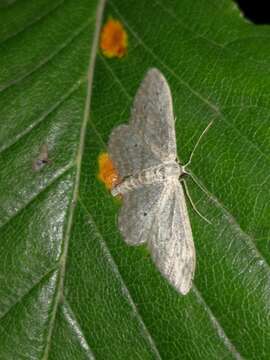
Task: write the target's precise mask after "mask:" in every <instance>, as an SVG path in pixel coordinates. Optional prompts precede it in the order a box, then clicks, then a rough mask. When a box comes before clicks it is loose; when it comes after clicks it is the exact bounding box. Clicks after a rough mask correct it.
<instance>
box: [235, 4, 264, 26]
mask: <svg viewBox="0 0 270 360" xmlns="http://www.w3.org/2000/svg"><path fill="white" fill-rule="evenodd" d="M234 1H235V2H236V4H238V7H239V8H240V10H241V11H242V13H243V15H244V16H245V17H246V18H247V19H248V20H250V21H251V22H253V23H254V24H270V10H269V9H270V1H269V0H268V1H267V0H234Z"/></svg>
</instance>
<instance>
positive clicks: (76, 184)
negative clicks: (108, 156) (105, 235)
mask: <svg viewBox="0 0 270 360" xmlns="http://www.w3.org/2000/svg"><path fill="white" fill-rule="evenodd" d="M105 1H106V0H100V1H99V3H98V5H97V10H96V23H95V32H94V36H93V42H92V46H91V50H90V56H89V66H88V81H87V95H86V100H85V107H84V114H83V120H82V126H81V131H80V138H79V146H78V152H77V157H76V174H75V182H74V188H73V194H72V200H71V204H70V208H69V211H68V217H67V226H66V231H65V235H64V241H63V252H62V254H61V257H60V268H59V274H58V280H57V286H56V294H55V301H54V307H53V311H52V315H51V321H50V324H49V328H48V336H47V341H46V347H45V349H44V355H43V357H42V360H47V359H48V357H49V352H50V346H51V339H52V333H53V329H54V323H55V319H56V314H57V310H58V306H59V303H60V301H61V297H62V295H63V289H64V280H65V272H66V263H67V255H68V245H69V240H70V237H71V231H72V225H73V219H74V214H75V208H76V206H77V201H78V195H79V186H80V175H81V165H82V156H83V150H84V144H85V135H86V130H87V122H88V119H89V114H90V105H91V95H92V83H93V77H94V68H95V61H96V54H97V49H98V39H99V33H100V29H101V23H102V17H103V10H104V7H105Z"/></svg>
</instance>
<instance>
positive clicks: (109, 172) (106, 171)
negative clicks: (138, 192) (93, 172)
mask: <svg viewBox="0 0 270 360" xmlns="http://www.w3.org/2000/svg"><path fill="white" fill-rule="evenodd" d="M98 167H99V170H98V179H99V180H100V181H102V182H103V183H104V184H105V186H106V188H107V189H108V190H111V189H112V188H113V187H114V186H115V185H117V184H118V183H119V182H120V179H119V176H118V173H117V171H116V169H115V167H114V164H113V162H112V160H111V158H110V157H109V154H108V153H101V154H100V155H99V157H98Z"/></svg>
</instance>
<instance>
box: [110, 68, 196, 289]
mask: <svg viewBox="0 0 270 360" xmlns="http://www.w3.org/2000/svg"><path fill="white" fill-rule="evenodd" d="M108 152H109V155H110V157H111V159H112V161H113V163H114V164H115V165H116V168H117V171H118V173H119V175H120V178H121V179H122V181H121V182H120V184H118V185H117V186H115V187H114V188H113V189H112V195H113V196H116V195H119V194H121V196H122V199H123V204H122V207H121V209H120V213H119V217H118V226H119V230H120V232H121V234H122V235H123V238H124V240H125V242H126V243H127V244H129V245H141V244H143V243H147V245H148V248H149V250H150V253H151V256H152V259H153V261H154V263H155V264H156V266H157V268H158V269H159V271H160V272H161V274H162V275H163V276H164V277H165V278H166V279H167V280H168V281H169V282H170V283H171V284H172V285H173V286H174V287H175V288H176V290H177V291H179V292H180V293H181V294H183V295H185V294H187V293H188V292H189V290H190V288H191V286H192V280H193V277H194V272H195V264H196V257H195V248H194V243H193V237H192V231H191V226H190V221H189V216H188V211H187V206H186V201H185V195H184V190H183V187H182V184H181V182H180V181H179V179H180V177H181V176H182V175H183V174H184V173H185V171H184V168H183V167H182V166H181V165H180V164H179V162H178V161H177V149H176V138H175V119H174V116H173V106H172V96H171V92H170V88H169V85H168V83H167V81H166V79H165V78H164V76H163V75H162V74H161V72H160V71H159V70H157V69H154V68H153V69H150V70H149V71H148V72H147V74H146V76H145V78H144V80H143V81H142V83H141V85H140V87H139V89H138V91H137V94H136V96H135V100H134V105H133V108H132V113H131V119H130V121H129V123H128V124H127V125H120V126H118V127H117V128H115V129H114V130H113V131H112V133H111V136H110V139H109V145H108Z"/></svg>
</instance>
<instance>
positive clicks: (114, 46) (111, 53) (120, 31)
mask: <svg viewBox="0 0 270 360" xmlns="http://www.w3.org/2000/svg"><path fill="white" fill-rule="evenodd" d="M127 42H128V41H127V33H126V31H125V29H124V27H123V25H122V24H121V22H120V21H118V20H115V19H109V20H108V21H107V22H106V24H105V25H104V26H103V28H102V30H101V36H100V48H101V50H102V53H103V54H104V55H105V56H107V57H109V58H112V57H118V58H121V57H122V56H124V55H125V53H126V50H127Z"/></svg>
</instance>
